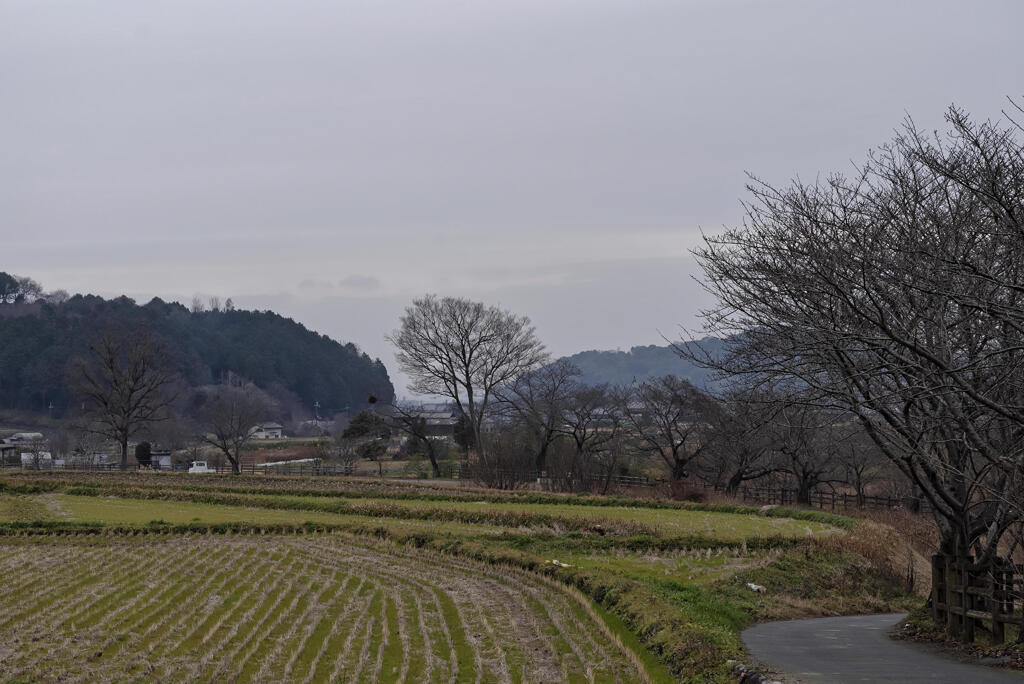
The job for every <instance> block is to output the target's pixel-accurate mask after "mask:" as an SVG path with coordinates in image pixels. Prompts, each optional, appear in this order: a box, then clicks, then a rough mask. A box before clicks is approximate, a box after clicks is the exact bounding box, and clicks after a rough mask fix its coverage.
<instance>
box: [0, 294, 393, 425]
mask: <svg viewBox="0 0 1024 684" xmlns="http://www.w3.org/2000/svg"><path fill="white" fill-rule="evenodd" d="M104 331H114V332H117V331H120V334H124V332H125V331H133V332H146V333H149V334H151V335H152V336H153V337H154V338H155V339H156V340H157V341H159V342H160V343H161V344H162V345H163V346H164V347H165V348H166V349H167V351H168V354H169V356H170V359H169V360H170V361H171V363H173V364H174V365H175V366H176V367H178V368H179V369H180V370H181V374H182V377H183V379H184V381H185V382H186V383H187V384H189V385H191V386H199V385H206V384H211V383H215V382H218V381H219V380H220V379H221V378H223V377H225V376H226V375H227V374H228V373H233V374H236V375H238V376H241V377H242V378H245V379H248V380H250V381H252V382H254V383H255V384H256V385H258V386H260V387H262V388H264V389H267V390H269V391H271V393H272V394H274V395H275V396H278V397H283V398H286V399H288V398H290V399H291V400H292V401H293V402H297V403H299V404H300V405H301V406H302V407H304V408H305V409H306V410H309V411H311V410H312V406H313V402H314V401H317V402H319V403H320V406H321V413H324V414H329V413H331V412H336V411H341V410H343V409H345V408H346V407H348V408H349V409H350V410H352V411H357V410H359V409H360V408H362V407H364V406H365V405H366V402H367V398H368V397H370V396H371V395H372V396H374V397H376V398H377V399H378V400H379V401H381V402H386V403H390V402H391V400H392V399H393V397H394V388H393V387H392V385H391V380H390V379H389V378H388V373H387V370H386V369H385V368H384V365H383V364H382V363H381V362H380V361H379V360H373V359H371V358H370V357H369V356H367V355H366V354H364V353H362V352H360V351H359V350H358V349H357V348H356V346H355V345H353V344H340V343H338V342H335V341H334V340H332V339H330V338H329V337H327V336H325V335H320V334H317V333H315V332H312V331H310V330H307V329H306V328H305V327H303V326H302V325H300V324H298V323H296V322H295V321H293V320H291V319H289V318H284V317H282V316H279V315H277V314H275V313H273V312H270V311H241V310H231V311H201V312H197V313H194V312H191V311H189V310H188V309H186V308H185V307H184V306H182V305H180V304H169V303H167V302H164V301H162V300H160V299H154V300H152V301H151V302H149V303H148V304H145V305H144V306H139V305H137V304H136V303H135V302H134V301H133V300H131V299H129V298H127V297H120V298H118V299H113V300H105V299H103V298H101V297H96V296H92V295H88V296H81V295H77V296H75V297H72V298H70V299H68V300H67V301H65V302H63V303H58V304H55V303H46V302H41V301H37V302H33V303H31V304H21V305H18V304H0V407H3V408H8V409H22V410H30V411H45V410H47V407H48V406H49V405H50V402H52V403H53V407H54V408H53V410H52V412H53V413H54V416H55V417H56V416H58V415H60V414H62V413H64V411H65V410H66V409H67V407H68V406H70V405H71V403H72V402H73V398H72V396H71V395H70V392H69V390H68V387H67V369H68V366H69V363H70V361H71V359H72V358H74V357H75V356H77V355H85V354H87V352H88V346H89V344H90V342H91V341H92V340H94V339H95V338H96V337H97V335H98V334H99V333H101V332H104Z"/></svg>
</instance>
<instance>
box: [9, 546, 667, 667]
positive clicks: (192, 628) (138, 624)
mask: <svg viewBox="0 0 1024 684" xmlns="http://www.w3.org/2000/svg"><path fill="white" fill-rule="evenodd" d="M0 573H2V574H3V576H4V577H5V580H6V581H5V584H4V587H3V588H2V589H0V603H2V605H3V606H4V611H3V613H2V614H0V679H3V680H5V681H7V680H14V681H37V680H38V681H82V682H102V681H128V680H133V681H185V680H190V681H191V680H195V681H198V680H202V681H211V680H216V681H235V682H255V681H259V682H275V681H279V682H284V681H288V682H320V681H373V682H377V681H380V682H462V681H467V682H519V681H534V682H550V681H566V682H634V681H643V680H645V679H647V673H646V671H645V669H644V667H643V665H641V664H640V661H639V659H638V657H637V656H636V654H635V653H634V651H633V650H631V649H630V648H627V647H625V646H623V645H622V644H621V642H620V640H619V639H618V638H617V637H616V636H615V635H614V634H613V633H612V632H611V631H610V630H609V628H608V627H607V626H606V624H605V622H604V621H603V620H601V619H600V618H599V617H597V615H596V613H595V612H594V608H593V606H592V604H591V603H590V602H589V601H588V600H587V599H585V598H583V597H582V596H581V595H579V594H577V593H575V592H574V591H572V590H570V589H568V588H566V587H563V586H561V585H559V584H557V583H555V582H553V581H551V580H549V579H546V578H543V577H540V576H536V575H533V574H529V573H526V572H523V571H520V570H513V569H509V568H501V567H494V566H488V565H484V564H478V563H474V562H472V561H468V560H464V559H456V558H452V557H448V556H441V555H439V554H433V553H430V552H426V551H417V550H400V549H398V548H395V547H392V546H387V545H383V544H378V545H372V544H362V543H358V542H357V541H355V540H353V539H351V538H349V537H345V536H342V535H330V534H326V535H304V536H276V535H272V536H251V537H247V536H229V537H221V536H212V535H209V536H204V535H196V536H171V537H169V538H149V537H138V538H136V537H127V538H115V539H91V540H90V539H75V540H68V539H60V540H57V539H50V538H45V537H44V538H38V539H32V540H20V539H19V540H10V541H8V542H6V543H0Z"/></svg>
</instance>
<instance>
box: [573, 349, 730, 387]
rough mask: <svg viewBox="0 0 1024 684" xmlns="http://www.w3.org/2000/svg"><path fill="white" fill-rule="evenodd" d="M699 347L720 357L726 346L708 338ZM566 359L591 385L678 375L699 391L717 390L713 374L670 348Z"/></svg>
mask: <svg viewBox="0 0 1024 684" xmlns="http://www.w3.org/2000/svg"><path fill="white" fill-rule="evenodd" d="M685 344H686V345H690V344H693V343H685ZM698 344H700V346H701V348H702V349H704V350H706V351H707V352H708V353H710V354H712V355H717V354H718V353H720V352H721V350H722V345H723V342H722V340H718V339H715V338H710V337H709V338H706V339H703V340H701V341H700V342H699V343H698ZM565 358H566V360H568V361H570V362H572V363H573V364H575V365H576V366H577V367H578V368H579V369H580V371H582V373H583V375H582V378H581V380H582V381H583V382H584V383H585V384H588V385H599V384H601V383H605V382H607V383H610V384H612V385H628V384H630V383H631V382H633V381H634V380H637V381H643V380H646V379H648V378H656V377H660V376H662V375H676V376H678V377H680V378H686V379H688V380H689V381H690V382H692V383H693V384H694V385H696V386H697V387H713V386H714V381H713V378H712V372H711V371H709V370H707V369H704V368H701V367H700V366H698V365H696V364H694V363H692V362H690V361H687V360H686V359H684V358H681V357H680V356H679V354H678V353H676V351H675V350H674V349H672V347H670V346H668V345H665V346H663V347H659V346H656V345H653V344H652V345H648V346H646V347H633V348H632V349H630V350H629V351H584V352H579V353H578V354H573V355H572V356H567V357H565Z"/></svg>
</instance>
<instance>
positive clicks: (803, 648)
mask: <svg viewBox="0 0 1024 684" xmlns="http://www.w3.org/2000/svg"><path fill="white" fill-rule="evenodd" d="M903 617H904V614H902V613H897V614H888V615H857V616H853V617H837V618H816V619H813V620H787V621H784V622H766V623H763V624H760V625H757V626H756V627H751V628H750V629H747V630H744V632H743V643H745V644H746V646H747V650H748V651H749V652H750V654H751V655H752V656H753V657H754V658H755V659H756V660H757V661H759V662H760V663H762V664H763V665H764V666H765V667H768V668H770V669H771V670H773V671H776V672H784V673H786V681H790V682H830V683H831V682H835V683H837V684H841V683H849V682H857V683H858V684H861V683H863V682H932V683H933V684H946V683H947V682H948V683H949V684H961V683H970V684H1003V683H1009V684H1024V676H1022V675H1021V674H1019V673H1016V672H1010V671H1007V670H999V669H996V668H993V667H988V666H985V665H975V664H972V663H963V662H960V661H957V660H954V659H953V658H952V657H951V656H948V655H946V654H944V653H942V652H939V651H938V650H936V649H934V648H931V647H928V646H926V645H922V644H915V643H908V642H904V641H895V640H893V639H890V638H889V637H888V636H887V634H888V632H890V631H891V630H892V628H893V626H895V625H896V623H897V622H899V621H900V620H902V619H903Z"/></svg>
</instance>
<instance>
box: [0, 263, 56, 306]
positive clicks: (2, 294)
mask: <svg viewBox="0 0 1024 684" xmlns="http://www.w3.org/2000/svg"><path fill="white" fill-rule="evenodd" d="M69 297H70V295H69V294H68V292H67V290H54V291H52V292H44V291H43V286H42V285H40V284H39V283H38V282H36V281H35V280H33V279H32V278H29V277H28V276H17V275H12V274H10V273H6V272H4V271H0V304H23V303H24V304H31V303H32V302H35V301H38V300H43V301H46V302H49V303H52V304H61V303H63V302H65V301H67V300H68V298H69Z"/></svg>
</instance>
